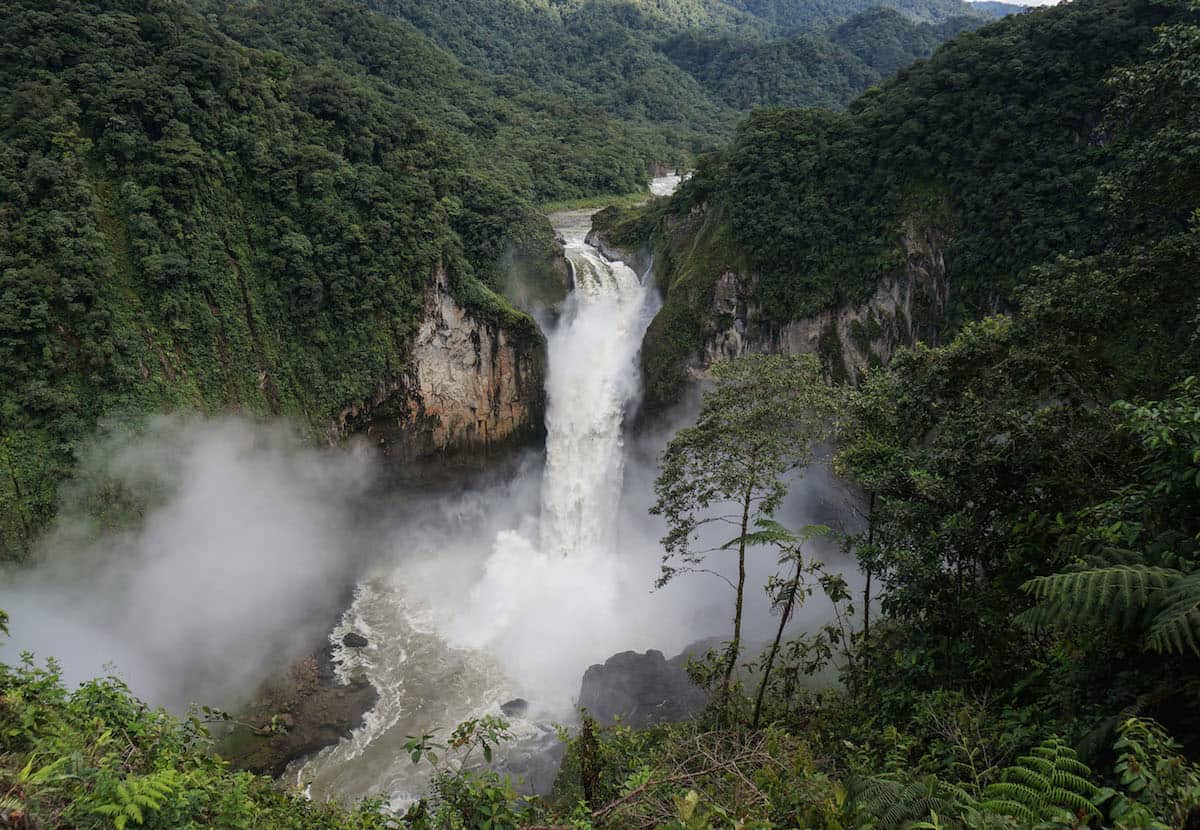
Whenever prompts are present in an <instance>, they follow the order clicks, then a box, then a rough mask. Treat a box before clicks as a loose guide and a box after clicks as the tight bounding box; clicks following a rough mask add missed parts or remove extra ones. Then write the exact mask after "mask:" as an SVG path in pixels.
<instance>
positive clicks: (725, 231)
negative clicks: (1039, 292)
mask: <svg viewBox="0 0 1200 830" xmlns="http://www.w3.org/2000/svg"><path fill="white" fill-rule="evenodd" d="M1169 19H1170V17H1169V15H1168V13H1167V12H1165V11H1164V10H1163V7H1162V6H1160V5H1158V4H1154V3H1144V2H1124V0H1118V2H1077V3H1072V4H1069V5H1067V6H1063V7H1058V8H1052V9H1045V10H1041V11H1038V12H1036V13H1030V14H1024V15H1018V16H1015V17H1010V18H1008V19H1006V20H1003V21H999V22H997V23H994V24H991V25H989V26H987V27H985V28H983V29H980V30H978V31H974V32H967V33H964V34H962V35H960V36H958V37H956V38H955V39H954V40H952V41H951V42H950V43H948V44H947V45H946V46H944V47H942V48H941V49H940V50H938V51H937V52H936V53H935V54H934V55H933V57H931V58H930V59H929V60H927V61H921V62H918V63H916V64H915V65H913V66H911V67H908V68H906V69H904V70H902V71H901V72H900V73H899V75H898V76H897V77H896V78H895V79H893V80H890V81H888V82H886V83H884V84H882V85H881V86H879V87H878V88H875V89H872V90H871V91H869V92H868V93H866V94H865V95H863V96H862V97H861V98H859V99H857V100H856V101H855V102H854V103H853V104H852V105H851V106H850V107H849V110H848V112H846V113H844V114H841V113H834V112H824V111H812V110H799V109H786V108H778V109H763V110H759V111H757V112H755V113H754V114H753V115H752V116H751V117H750V118H749V119H748V120H747V121H746V122H744V123H743V124H742V125H741V126H740V127H739V131H738V135H737V137H736V139H735V140H734V141H733V143H732V144H731V146H730V147H728V148H727V149H725V150H723V151H721V152H719V153H716V154H714V155H712V156H711V157H708V158H706V159H704V160H703V161H702V162H701V163H700V165H699V167H698V170H697V172H696V175H695V176H694V177H693V179H692V180H691V181H690V182H689V183H688V184H687V185H686V186H685V187H684V188H682V189H681V192H680V193H679V194H677V196H676V197H675V199H674V202H673V203H672V204H671V205H669V206H667V207H663V206H657V207H653V208H651V209H649V212H642V213H640V214H637V215H631V216H627V217H625V218H624V219H623V220H610V222H611V223H613V224H615V225H616V227H615V228H614V229H613V232H614V234H615V237H616V239H615V241H617V242H618V243H620V242H622V241H623V242H625V244H628V245H631V246H636V245H639V244H645V240H646V238H647V236H648V235H650V234H651V228H653V227H655V226H656V225H657V226H661V227H662V232H661V233H660V234H659V235H658V239H659V244H660V246H665V248H664V250H663V253H664V256H660V257H659V259H658V261H659V263H660V265H661V266H662V269H663V270H662V272H661V273H660V279H661V284H663V285H664V286H666V294H667V302H666V307H665V308H664V311H663V312H662V314H660V318H659V320H657V321H656V323H655V324H654V325H653V326H652V328H651V334H650V337H651V341H653V342H655V343H658V344H660V345H661V346H662V348H661V349H658V350H657V352H656V350H654V349H650V350H649V351H648V355H649V356H648V358H647V361H648V362H647V373H648V383H649V385H650V386H651V388H655V389H659V390H662V392H663V394H665V395H667V397H670V395H671V394H673V392H671V391H670V390H675V389H678V388H679V387H678V384H679V383H680V382H681V379H682V377H683V369H684V366H685V364H686V363H687V361H689V360H694V359H695V356H696V354H697V353H698V351H699V350H701V349H702V347H703V342H704V339H705V337H708V336H710V335H711V332H712V331H713V330H714V329H720V328H721V326H722V325H724V324H723V323H722V322H720V321H719V320H717V319H716V318H717V315H716V313H715V312H714V311H713V302H714V299H713V297H714V294H713V292H714V288H715V285H716V282H717V280H718V279H719V278H720V277H721V275H722V274H725V273H727V272H729V271H731V270H732V271H733V272H736V273H740V274H743V275H746V276H747V277H750V276H752V277H753V279H754V280H756V281H757V288H756V289H755V293H754V295H753V296H750V297H745V298H743V300H744V301H749V302H750V304H751V305H753V306H755V307H756V308H758V309H760V310H761V322H762V325H763V327H764V328H765V329H768V330H770V331H774V332H779V331H781V330H782V328H783V327H785V326H787V325H788V324H789V323H792V322H794V321H802V320H806V319H812V318H814V316H816V315H820V314H822V313H824V312H826V311H827V310H830V309H837V308H846V307H850V306H854V305H855V304H859V303H863V302H864V301H866V300H867V298H868V297H869V296H870V295H871V294H872V292H874V291H875V290H876V289H877V287H878V286H879V285H880V284H881V282H882V281H883V280H884V279H885V278H887V277H889V276H890V275H895V274H897V273H898V270H902V269H903V264H904V261H905V257H906V256H907V254H906V252H905V250H904V244H903V239H904V237H905V235H906V233H908V230H907V229H909V228H912V227H916V228H918V229H921V228H924V229H928V230H930V231H932V232H935V234H936V235H938V236H940V237H944V238H945V243H944V249H942V250H939V251H938V252H937V254H938V255H944V259H945V263H946V270H947V278H948V280H949V284H950V292H949V305H948V307H947V308H946V309H945V311H944V314H942V315H941V316H940V318H939V319H938V320H937V321H936V322H937V324H936V326H935V327H934V328H935V329H936V330H938V331H940V336H941V337H943V338H944V337H948V336H950V335H951V334H952V333H953V332H954V331H955V330H956V329H957V328H958V327H959V326H960V325H961V324H962V323H964V322H965V321H968V320H972V319H977V318H978V317H980V316H983V315H985V314H987V313H990V312H992V311H994V310H996V309H1003V308H1011V307H1013V305H1014V303H1015V302H1016V292H1017V288H1018V287H1019V286H1021V285H1023V284H1026V283H1028V282H1029V281H1030V280H1034V281H1036V279H1037V272H1036V269H1037V267H1038V266H1041V265H1044V264H1047V263H1049V262H1052V261H1053V260H1054V259H1055V258H1056V257H1059V256H1073V257H1085V256H1088V255H1095V254H1099V253H1100V252H1101V251H1104V250H1105V249H1107V248H1109V247H1111V246H1112V245H1113V244H1114V240H1128V241H1130V242H1132V241H1133V240H1136V239H1139V238H1141V236H1140V234H1141V233H1143V232H1142V231H1137V230H1134V229H1133V228H1134V227H1135V226H1136V222H1134V221H1133V220H1132V219H1129V218H1125V219H1122V220H1120V221H1118V220H1117V219H1115V218H1114V215H1113V214H1112V212H1111V211H1110V210H1106V207H1105V204H1104V200H1103V199H1100V198H1097V197H1096V196H1095V195H1094V191H1096V190H1097V188H1098V187H1100V186H1101V183H1102V181H1104V179H1105V177H1107V176H1110V175H1115V174H1116V173H1117V172H1118V171H1119V170H1120V169H1121V168H1122V167H1123V166H1124V165H1125V164H1127V163H1128V161H1127V160H1126V159H1124V158H1122V157H1120V156H1119V154H1118V149H1117V147H1116V146H1115V144H1114V143H1113V142H1111V141H1109V140H1107V138H1106V137H1105V136H1106V133H1105V130H1104V129H1102V122H1103V118H1104V112H1105V109H1106V107H1107V106H1108V104H1109V102H1110V101H1111V100H1112V94H1113V93H1112V88H1111V86H1110V85H1109V84H1108V83H1107V81H1108V78H1109V77H1110V76H1111V75H1112V74H1113V73H1114V72H1116V71H1117V70H1118V68H1119V67H1121V66H1122V65H1124V64H1127V63H1133V62H1136V61H1138V60H1141V59H1142V58H1143V57H1144V55H1145V50H1146V49H1147V48H1148V47H1149V45H1150V44H1151V43H1152V42H1153V40H1154V36H1155V35H1154V30H1155V27H1156V26H1158V25H1160V24H1162V23H1163V22H1164V21H1167V20H1169ZM1106 129H1109V130H1111V127H1110V128H1106ZM664 222H665V224H664ZM622 223H623V225H622ZM914 223H915V224H914ZM1130 223H1132V224H1130ZM1181 224H1182V222H1181V220H1179V219H1178V218H1176V224H1175V226H1176V227H1179V226H1180V225H1181ZM622 234H624V235H625V236H626V237H627V238H625V239H623V240H622V239H621V238H620V237H621V236H622ZM926 322H930V323H932V322H934V321H933V320H928V321H926ZM705 332H708V334H706V333H705ZM680 344H686V345H684V346H683V347H682V350H681V349H680ZM831 348H832V344H831ZM668 353H669V356H668Z"/></svg>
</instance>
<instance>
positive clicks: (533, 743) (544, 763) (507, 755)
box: [494, 723, 567, 797]
mask: <svg viewBox="0 0 1200 830" xmlns="http://www.w3.org/2000/svg"><path fill="white" fill-rule="evenodd" d="M536 726H537V728H538V729H539V730H540V732H539V733H538V734H537V735H535V736H533V737H527V738H523V739H521V740H519V741H515V742H513V743H510V744H508V745H507V746H506V747H505V748H504V753H503V757H501V758H500V759H499V761H498V762H497V763H496V765H495V766H494V769H495V770H496V772H498V773H500V774H501V775H506V776H508V777H509V778H511V779H512V782H513V786H514V787H515V788H516V790H517V792H519V793H521V794H522V795H540V796H543V797H546V796H549V795H550V794H551V792H552V791H553V790H554V779H555V778H557V777H558V768H559V767H560V766H562V759H563V756H564V755H565V754H566V750H567V747H566V745H565V744H564V743H563V742H562V741H560V740H559V739H558V733H557V732H556V731H555V729H554V727H552V726H550V725H548V724H541V723H539V724H536Z"/></svg>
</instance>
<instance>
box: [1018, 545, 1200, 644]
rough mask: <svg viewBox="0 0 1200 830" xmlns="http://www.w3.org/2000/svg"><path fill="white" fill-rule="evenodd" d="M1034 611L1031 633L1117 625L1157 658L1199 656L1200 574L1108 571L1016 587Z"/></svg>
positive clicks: (1027, 618) (1022, 618)
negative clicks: (1158, 655)
mask: <svg viewBox="0 0 1200 830" xmlns="http://www.w3.org/2000/svg"><path fill="white" fill-rule="evenodd" d="M1021 588H1022V590H1023V591H1025V593H1027V594H1029V595H1030V596H1032V597H1033V598H1034V599H1035V600H1037V603H1038V604H1037V605H1036V606H1034V607H1033V608H1032V609H1030V610H1029V611H1026V612H1025V613H1023V614H1021V615H1019V616H1018V617H1017V621H1018V622H1020V623H1022V624H1024V625H1026V626H1028V627H1031V628H1042V627H1048V626H1057V627H1075V626H1090V625H1106V624H1107V625H1118V626H1121V627H1122V628H1125V629H1132V630H1136V631H1138V632H1140V634H1141V636H1142V643H1143V645H1144V646H1145V647H1146V648H1148V649H1150V650H1153V651H1156V652H1159V653H1173V654H1183V653H1185V652H1187V651H1191V652H1192V653H1194V654H1197V655H1200V571H1195V572H1192V573H1185V572H1183V571H1179V570H1175V569H1172V568H1160V567H1152V566H1149V565H1113V566H1109V567H1101V568H1089V569H1086V570H1080V571H1071V572H1067V573H1059V574H1053V575H1051V576H1043V577H1038V578H1036V579H1032V580H1030V581H1029V582H1026V583H1025V584H1024V585H1023V586H1021Z"/></svg>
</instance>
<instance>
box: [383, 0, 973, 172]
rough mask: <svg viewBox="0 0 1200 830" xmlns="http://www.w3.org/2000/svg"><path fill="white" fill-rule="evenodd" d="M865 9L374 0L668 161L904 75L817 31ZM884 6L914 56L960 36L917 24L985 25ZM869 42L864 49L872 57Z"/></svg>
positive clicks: (705, 1)
mask: <svg viewBox="0 0 1200 830" xmlns="http://www.w3.org/2000/svg"><path fill="white" fill-rule="evenodd" d="M796 5H797V9H796V10H795V11H796V12H797V13H799V6H800V4H796ZM859 5H860V7H858V8H854V9H852V10H846V11H842V10H840V9H839V10H837V11H835V12H834V13H833V15H832V16H831V15H830V14H829V10H828V9H817V8H815V7H813V8H810V9H809V10H808V11H807V12H806V13H804V14H797V15H794V16H792V17H790V18H789V19H786V20H785V19H781V18H780V16H779V15H778V14H776V13H775V10H771V9H765V8H758V7H757V6H755V4H753V3H749V4H747V3H732V2H721V1H720V0H655V2H628V3H595V2H583V0H564V1H563V2H545V0H453V2H445V0H443V2H438V3H430V2H426V0H373V2H372V6H373V7H375V8H377V9H380V10H383V11H386V12H388V13H390V14H393V15H396V16H398V17H402V18H404V19H405V20H407V21H409V22H411V23H412V24H413V25H414V26H415V27H417V28H418V29H420V30H421V31H422V32H424V33H426V34H427V35H429V36H430V37H431V38H432V39H433V40H434V41H436V42H437V43H439V44H440V45H441V46H443V47H444V48H446V49H448V50H449V51H451V52H453V53H454V54H455V55H456V56H457V57H458V58H459V59H460V60H462V61H463V63H465V64H467V65H468V66H471V67H474V68H476V69H481V70H484V71H486V72H489V73H495V74H498V75H503V76H513V77H518V78H521V79H522V80H523V81H526V82H532V84H534V85H535V86H537V87H538V88H540V89H542V90H550V91H553V92H555V93H558V94H561V95H563V96H564V97H568V98H582V99H583V100H585V101H587V102H588V103H590V104H592V105H594V106H596V107H597V108H599V109H601V110H603V111H604V112H606V113H609V114H610V115H613V116H616V117H618V118H619V119H620V120H621V121H623V122H625V123H629V124H632V125H634V127H633V129H634V131H635V132H636V133H637V134H638V135H639V136H641V137H642V138H643V141H644V143H645V146H647V147H650V148H653V151H654V152H655V153H657V156H656V159H657V160H658V161H660V162H664V163H678V162H680V161H686V160H688V159H689V158H690V157H691V156H692V155H693V154H694V153H696V152H699V151H704V150H711V149H713V148H714V147H715V146H716V143H717V140H719V139H724V138H726V137H727V136H728V135H729V133H730V132H731V131H732V128H733V125H734V123H735V119H736V118H737V117H738V116H740V115H741V114H742V113H743V112H744V111H746V110H748V109H750V108H751V107H753V106H760V105H773V104H790V105H794V106H811V105H818V104H819V105H830V106H841V105H844V104H846V103H847V102H848V101H849V100H850V98H851V97H853V95H855V94H857V93H858V92H861V91H862V90H864V89H866V88H867V87H868V86H869V85H870V84H872V83H875V82H877V81H879V80H880V79H881V77H882V75H886V74H888V73H889V72H891V71H894V70H895V69H896V68H897V67H898V64H897V65H895V66H889V67H887V68H881V69H879V70H876V69H873V68H871V67H869V66H867V65H866V64H865V63H863V61H862V60H861V59H860V58H859V57H856V56H855V55H854V54H851V53H850V52H848V51H846V50H845V49H843V48H841V47H840V46H838V45H837V44H836V43H834V42H833V38H830V37H826V36H824V35H823V34H822V33H819V32H818V30H819V29H820V28H821V27H823V26H824V25H826V24H827V23H829V22H832V21H833V20H838V21H840V20H844V19H845V18H847V17H850V16H852V15H853V14H855V13H856V12H866V11H867V7H868V5H872V4H859ZM884 5H888V6H894V7H896V8H898V9H900V11H901V12H902V13H903V16H901V15H897V16H896V20H895V22H894V24H893V27H892V32H891V34H892V35H893V36H894V37H896V38H898V39H899V40H900V41H902V42H903V43H904V46H903V47H901V49H902V51H905V53H906V54H907V53H909V52H911V54H912V56H913V57H918V56H925V55H928V54H929V53H930V52H931V51H932V49H933V48H934V47H936V45H937V44H938V43H940V42H941V41H942V40H944V39H945V38H946V37H947V36H949V35H950V34H951V33H952V32H953V31H955V29H954V28H950V29H943V28H941V27H934V26H928V25H922V24H919V23H916V22H912V21H913V19H920V20H928V19H933V18H936V19H938V20H941V19H943V18H944V17H945V16H947V15H955V14H957V15H965V16H966V17H965V18H964V23H963V24H962V25H978V24H980V23H982V22H983V20H984V17H983V16H980V15H977V14H975V13H974V12H973V10H972V7H971V5H970V4H968V3H963V2H960V0H935V2H933V3H930V4H928V5H929V6H930V9H924V8H919V6H920V5H921V4H913V3H909V2H888V3H885V4H884ZM934 8H936V11H931V10H932V9H934ZM966 21H969V22H966ZM798 29H803V30H805V31H803V32H802V33H801V32H798V31H796V30H798ZM869 41H870V36H867V37H866V38H864V39H862V40H860V41H858V42H856V43H855V46H856V48H858V49H860V50H861V51H869V50H870V46H869Z"/></svg>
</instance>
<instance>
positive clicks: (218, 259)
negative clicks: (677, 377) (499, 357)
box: [0, 0, 651, 557]
mask: <svg viewBox="0 0 1200 830" xmlns="http://www.w3.org/2000/svg"><path fill="white" fill-rule="evenodd" d="M0 24H2V25H3V35H0V55H3V58H4V59H3V61H2V68H0V90H3V91H2V92H0V112H3V120H2V121H0V134H2V135H3V142H0V215H3V216H4V217H5V221H3V222H0V273H2V274H3V276H2V278H0V364H2V366H3V369H2V370H0V390H2V391H0V508H2V509H0V550H2V551H3V554H4V555H6V556H14V555H15V556H18V557H19V556H22V555H24V554H25V553H26V552H27V551H28V550H29V549H30V547H31V546H32V544H33V542H34V540H35V539H36V537H37V535H38V533H39V531H40V529H41V528H42V527H44V525H45V524H46V522H47V521H48V520H49V519H50V517H51V516H52V515H53V513H54V510H55V507H56V501H57V494H58V485H59V483H60V482H61V480H62V479H63V478H64V477H65V476H66V475H68V474H69V472H70V471H71V470H72V468H73V466H74V463H75V457H76V454H77V452H78V450H79V448H80V446H81V444H82V443H83V441H84V440H85V439H86V437H87V435H88V434H89V433H90V432H91V431H92V430H93V429H94V427H95V425H96V422H97V419H98V418H99V417H101V416H103V415H110V416H115V417H127V416H136V415H137V414H139V413H145V412H149V411H156V410H178V409H199V410H201V411H205V412H216V411H224V410H230V409H233V410H237V411H240V412H243V413H246V414H249V415H260V416H268V415H270V416H275V415H281V416H286V417H289V418H291V419H293V420H295V421H297V422H298V423H299V424H300V426H301V427H302V428H303V430H304V431H305V433H306V434H308V435H309V436H311V437H314V438H316V437H321V438H327V437H328V435H329V432H330V430H331V428H332V427H331V425H333V424H335V422H336V418H337V415H338V413H339V412H340V411H342V409H343V408H344V407H346V406H348V405H354V404H357V403H360V402H362V401H363V400H366V399H367V398H369V397H370V396H371V395H372V394H374V392H375V391H376V390H377V389H378V388H379V386H380V385H381V384H385V383H387V382H389V381H392V380H395V379H396V378H398V377H400V376H402V375H403V374H404V373H405V372H406V371H407V361H408V351H409V347H410V342H411V338H412V336H413V334H414V332H415V330H416V326H417V323H418V321H419V317H420V314H421V309H422V295H423V292H424V290H425V286H426V284H427V282H428V281H429V279H430V277H431V275H432V273H433V271H434V270H435V269H436V268H437V267H438V265H439V263H440V264H442V265H444V266H445V267H446V268H447V269H448V270H449V272H450V277H451V285H452V287H453V290H454V291H455V293H456V294H457V295H458V297H459V298H460V300H461V301H462V302H463V303H464V304H466V305H467V306H468V307H470V308H471V309H472V310H474V311H475V312H477V313H478V314H480V315H481V316H482V317H484V318H485V319H488V320H493V321H495V322H497V323H499V324H504V325H507V326H509V327H511V328H512V329H513V334H514V336H515V337H517V338H518V339H520V338H522V337H523V338H526V339H527V340H528V341H529V342H530V343H531V344H536V342H537V339H538V335H537V333H536V330H535V328H534V326H533V323H532V321H531V320H530V319H528V318H527V317H525V316H524V315H521V314H520V313H518V312H516V311H515V310H514V309H512V307H511V306H509V305H508V304H507V303H506V302H505V301H504V300H503V299H501V298H500V296H499V294H498V293H497V291H498V290H499V289H500V288H501V287H502V286H503V285H504V283H505V281H506V280H507V277H508V275H509V272H510V271H523V272H525V273H528V274H533V275H536V274H541V273H543V272H546V273H549V272H550V270H551V269H552V263H551V256H552V254H553V252H554V243H553V239H552V235H551V231H550V228H549V227H548V225H547V223H546V222H545V220H544V218H543V217H542V216H541V215H540V214H539V212H538V210H537V208H536V207H535V205H536V204H537V203H538V202H541V201H545V200H549V199H565V198H577V197H581V196H587V195H595V194H597V193H602V192H617V193H625V192H629V191H631V190H633V189H636V188H641V187H642V186H643V185H644V179H645V164H646V162H647V161H648V160H649V158H650V157H651V155H650V154H649V153H645V152H643V151H641V150H639V149H638V146H639V145H638V143H637V140H636V139H634V138H633V137H632V136H631V135H630V134H629V133H628V131H626V130H624V129H623V128H622V127H620V126H619V125H617V124H615V123H613V122H611V121H608V120H606V119H605V118H604V117H603V116H602V115H601V114H600V113H597V112H596V111H595V110H594V109H593V108H590V107H587V106H582V105H574V104H571V103H568V102H567V101H566V100H564V99H561V98H558V97H555V96H552V95H548V94H544V93H541V92H538V91H536V90H533V89H523V90H519V91H514V90H512V89H510V85H509V83H508V82H507V81H503V80H499V79H495V78H488V77H481V76H479V75H478V74H476V73H474V72H471V71H469V70H466V69H464V68H463V67H462V66H461V65H459V64H458V63H457V61H456V60H455V59H454V58H453V57H452V56H451V55H449V54H447V53H446V52H444V51H442V50H440V49H438V48H437V47H436V46H434V45H432V44H431V43H430V42H429V41H428V40H427V39H426V38H424V37H423V36H422V35H420V34H419V33H417V32H415V31H413V30H412V29H411V27H408V26H406V25H404V24H402V23H400V22H398V21H394V20H391V19H389V18H387V17H386V16H383V15H379V14H373V13H370V12H367V11H365V10H364V9H362V8H360V7H358V6H356V5H353V4H349V3H343V2H339V0H303V1H302V2H295V3H288V4H245V3H227V2H223V0H206V2H203V3H182V4H181V3H171V4H151V5H149V6H147V5H146V4H144V3H140V2H135V0H105V2H101V3H83V2H77V0H54V2H51V3H45V2H40V0H38V1H37V2H34V0H28V2H25V1H24V0H22V2H16V3H9V4H6V5H5V6H4V8H3V11H0ZM347 44H353V45H354V47H353V49H351V48H348V46H347Z"/></svg>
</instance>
